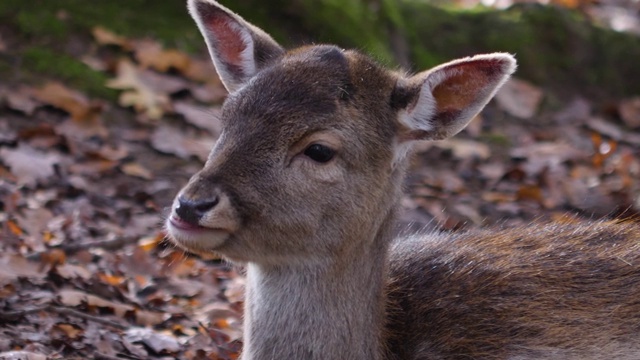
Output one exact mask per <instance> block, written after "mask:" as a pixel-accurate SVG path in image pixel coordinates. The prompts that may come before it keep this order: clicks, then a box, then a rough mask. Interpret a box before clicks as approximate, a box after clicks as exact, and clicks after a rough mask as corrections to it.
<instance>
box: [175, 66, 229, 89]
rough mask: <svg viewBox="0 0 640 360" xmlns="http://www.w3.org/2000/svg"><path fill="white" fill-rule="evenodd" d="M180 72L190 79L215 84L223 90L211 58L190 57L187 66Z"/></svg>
mask: <svg viewBox="0 0 640 360" xmlns="http://www.w3.org/2000/svg"><path fill="white" fill-rule="evenodd" d="M182 74H183V75H184V76H185V77H186V78H187V79H190V80H193V81H197V82H201V83H207V84H211V85H215V86H218V87H220V88H221V89H223V90H224V86H223V85H222V81H220V78H219V77H218V75H217V72H216V69H215V68H214V67H213V63H212V62H211V60H209V59H207V60H196V59H191V61H190V62H189V66H187V68H186V69H183V70H182Z"/></svg>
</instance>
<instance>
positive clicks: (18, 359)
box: [0, 351, 48, 360]
mask: <svg viewBox="0 0 640 360" xmlns="http://www.w3.org/2000/svg"><path fill="white" fill-rule="evenodd" d="M0 359H2V360H47V359H48V357H47V356H46V355H44V354H38V353H34V352H30V351H7V352H3V353H0Z"/></svg>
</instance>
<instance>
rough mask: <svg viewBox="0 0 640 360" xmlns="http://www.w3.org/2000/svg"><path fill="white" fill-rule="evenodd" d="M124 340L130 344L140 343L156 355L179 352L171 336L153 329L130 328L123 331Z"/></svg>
mask: <svg viewBox="0 0 640 360" xmlns="http://www.w3.org/2000/svg"><path fill="white" fill-rule="evenodd" d="M125 338H126V339H127V341H130V342H141V343H143V344H145V345H146V346H148V347H149V348H150V349H151V350H152V351H153V352H155V353H156V354H159V353H162V352H165V351H166V352H170V353H172V352H177V351H179V350H180V344H179V343H178V340H176V338H174V337H173V336H169V335H165V334H160V333H158V332H156V331H154V330H153V329H148V328H131V329H127V330H126V331H125Z"/></svg>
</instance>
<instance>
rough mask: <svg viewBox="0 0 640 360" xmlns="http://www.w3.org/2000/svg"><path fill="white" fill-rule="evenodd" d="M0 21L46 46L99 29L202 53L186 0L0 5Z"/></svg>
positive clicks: (17, 0) (8, 0)
mask: <svg viewBox="0 0 640 360" xmlns="http://www.w3.org/2000/svg"><path fill="white" fill-rule="evenodd" d="M0 21H2V22H3V23H4V24H9V25H13V26H15V27H17V29H18V30H19V31H20V32H21V33H22V34H25V35H28V36H37V37H39V38H41V39H40V40H41V41H42V42H43V43H45V44H47V45H48V44H51V45H55V42H57V41H60V40H64V39H66V38H67V37H69V36H70V35H71V34H78V33H83V34H86V33H88V31H89V30H90V29H91V28H93V27H95V26H97V25H101V26H104V27H105V28H107V29H109V30H112V31H114V32H116V33H118V34H121V35H124V36H127V37H143V36H149V37H153V38H155V39H159V40H160V41H162V42H164V43H165V44H166V45H167V46H171V47H178V48H180V49H182V50H185V51H194V50H196V49H201V44H202V42H201V39H200V35H199V34H198V32H197V29H196V28H195V26H193V22H192V20H191V18H190V17H189V16H188V14H187V10H186V5H185V2H184V1H148V0H109V1H96V2H87V1H86V0H56V1H48V0H39V1H38V0H32V1H23V0H2V1H0Z"/></svg>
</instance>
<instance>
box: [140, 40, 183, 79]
mask: <svg viewBox="0 0 640 360" xmlns="http://www.w3.org/2000/svg"><path fill="white" fill-rule="evenodd" d="M134 54H135V57H136V60H138V62H139V63H140V65H141V66H142V67H144V68H149V67H150V68H153V69H156V70H158V71H161V72H167V71H169V69H171V68H174V69H176V70H178V71H180V72H181V73H182V72H184V71H185V69H186V68H187V67H188V66H189V64H190V62H191V59H190V58H189V56H188V55H187V54H185V53H183V52H180V51H178V50H174V49H169V50H165V49H163V48H162V45H160V43H159V42H157V41H154V40H140V41H137V42H136V47H135V51H134Z"/></svg>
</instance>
